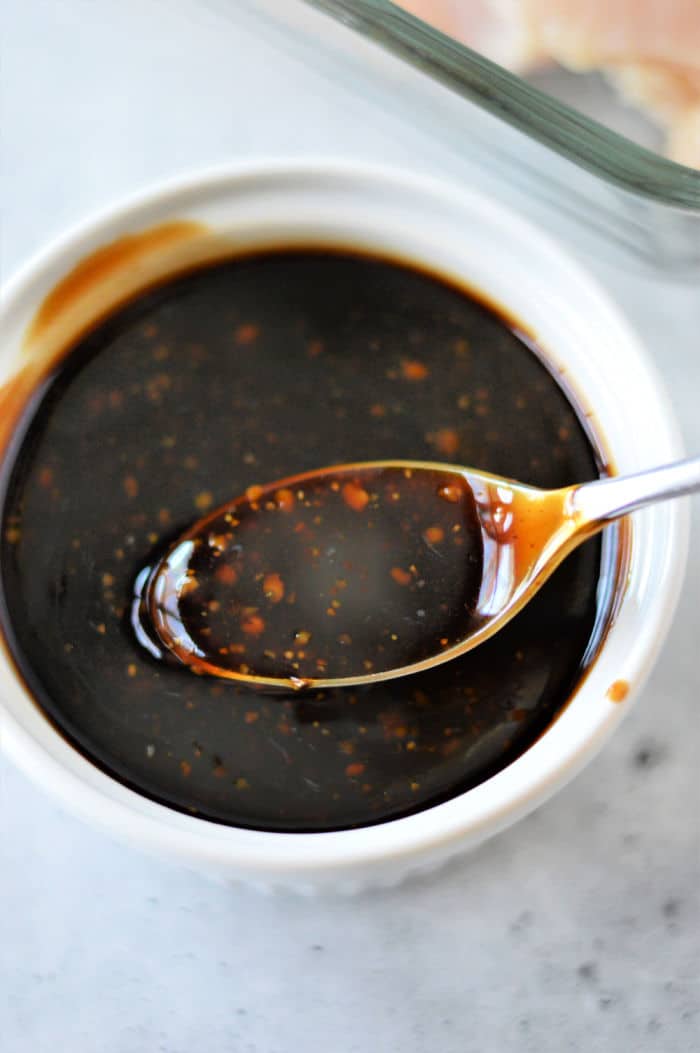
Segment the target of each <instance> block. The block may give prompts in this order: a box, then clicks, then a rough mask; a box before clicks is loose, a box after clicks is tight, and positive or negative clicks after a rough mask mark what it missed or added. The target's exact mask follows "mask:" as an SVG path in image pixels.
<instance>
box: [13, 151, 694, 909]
mask: <svg viewBox="0 0 700 1053" xmlns="http://www.w3.org/2000/svg"><path fill="white" fill-rule="evenodd" d="M179 219H187V220H194V221H195V222H197V223H203V224H205V225H206V227H207V228H208V229H209V230H210V231H211V230H213V231H214V232H215V237H214V238H213V239H212V236H211V234H209V235H207V236H206V237H205V236H204V235H202V236H197V235H196V234H194V235H192V236H191V237H190V236H189V235H188V237H185V239H184V241H183V242H182V243H180V242H178V239H177V238H175V239H174V242H173V243H172V244H169V245H168V246H166V248H167V251H160V252H158V253H154V254H152V256H151V257H149V259H147V260H146V262H145V263H144V262H143V261H142V263H139V264H138V265H136V264H135V263H134V261H133V259H132V260H131V261H124V260H122V262H121V263H119V262H118V261H117V262H115V261H112V263H113V265H110V267H111V269H110V267H107V268H104V267H103V268H101V270H100V269H99V268H98V269H95V268H93V273H92V274H91V275H90V282H92V284H91V286H90V292H89V295H88V294H87V293H86V292H85V289H83V293H82V296H81V297H79V298H78V299H75V298H74V299H73V302H72V304H68V305H67V306H66V304H64V305H63V306H62V307H61V309H60V311H58V313H56V312H54V318H53V320H52V321H51V323H50V324H49V325H48V327H47V326H44V330H43V331H42V333H41V334H40V336H36V334H35V338H34V339H33V340H32V341H30V344H29V346H28V347H27V346H26V339H25V337H26V331H27V327H28V326H29V325H30V323H31V321H32V318H33V317H34V315H35V312H36V310H37V307H38V306H39V304H40V303H41V302H42V301H43V300H44V298H45V297H46V295H47V294H48V293H49V292H50V291H51V289H52V288H53V287H54V286H55V284H56V283H57V282H58V281H59V280H60V279H61V278H62V277H63V276H64V275H65V274H66V273H67V272H69V271H70V270H71V269H72V268H74V267H75V266H76V264H78V263H79V262H80V261H81V260H82V259H83V258H84V257H85V256H86V255H87V254H89V253H93V252H95V250H97V249H99V248H100V247H101V246H103V245H105V244H107V243H109V242H112V241H114V240H115V239H118V238H120V237H122V236H123V235H124V234H127V233H133V232H139V231H142V230H144V229H145V228H150V227H153V226H154V225H158V224H163V223H167V222H169V221H172V220H179ZM176 243H177V244H176ZM214 244H216V245H218V246H219V248H218V250H213V249H212V245H214ZM280 244H281V245H286V246H290V245H294V244H302V245H304V246H309V245H312V244H313V245H331V246H338V245H341V246H345V247H351V246H356V247H359V248H364V249H367V248H369V249H374V250H381V252H382V253H384V254H389V255H393V256H396V257H400V258H405V259H408V260H415V261H420V262H421V263H423V264H425V265H427V266H428V267H429V268H430V269H432V270H434V271H435V272H438V273H439V272H442V273H444V274H447V275H449V276H451V277H453V278H457V279H459V280H460V281H462V282H463V283H465V284H467V285H469V286H472V287H474V288H476V289H477V290H479V291H481V292H482V293H484V294H486V296H487V297H488V298H490V299H492V300H494V301H496V302H497V303H500V304H503V305H505V306H506V307H507V308H508V309H509V311H510V312H512V313H513V314H514V315H515V316H516V317H517V318H519V319H520V320H522V321H523V322H524V323H526V325H527V326H528V327H529V328H530V329H531V330H532V331H533V332H534V333H536V334H537V338H538V342H539V344H540V345H541V346H542V347H544V348H545V349H546V354H547V356H548V360H549V363H550V366H551V368H552V370H553V371H554V372H557V371H560V372H561V374H562V377H563V379H565V381H566V383H567V384H568V385H569V386H571V387H573V389H574V390H575V393H576V397H577V401H578V402H579V403H580V404H583V405H584V406H585V407H588V408H589V410H590V411H591V416H590V418H589V419H590V423H591V427H592V428H593V430H594V432H595V434H596V436H597V437H598V439H599V441H601V442H602V445H603V446H604V448H605V449H606V450H607V451H608V453H609V455H610V457H611V459H612V463H614V465H615V468H616V470H617V471H618V472H631V471H635V470H638V469H641V468H645V467H649V466H651V465H653V464H660V463H662V462H664V461H667V460H668V461H670V460H673V459H674V458H677V457H679V456H681V453H682V451H681V445H680V441H679V437H678V433H677V430H676V426H675V423H674V421H673V417H672V414H671V411H670V408H669V404H668V401H667V399H666V396H665V394H664V390H663V385H662V383H661V381H660V379H659V377H658V376H657V374H656V372H655V370H654V369H653V368H652V366H651V365H650V363H649V361H648V360H647V358H646V356H645V354H644V352H643V350H642V349H641V347H640V346H639V343H638V342H637V339H636V337H635V335H634V333H633V332H632V331H631V330H630V328H628V326H627V324H626V323H625V321H624V320H623V318H622V317H621V316H620V315H619V314H618V312H617V310H616V309H615V307H614V306H613V305H612V304H611V303H610V301H609V300H608V298H607V296H606V295H605V293H604V292H603V291H602V290H601V289H600V288H599V287H598V286H597V285H596V284H595V283H594V282H593V281H592V280H591V279H590V278H589V277H588V276H587V275H586V274H585V273H584V272H583V271H582V270H581V269H580V267H579V266H577V265H576V264H574V263H573V262H572V261H571V260H570V259H569V258H568V257H567V255H566V254H565V253H564V252H563V251H562V250H561V249H560V248H559V247H558V246H557V245H555V244H554V243H553V242H552V241H550V239H549V238H548V237H547V236H545V235H544V234H543V233H541V232H540V231H539V230H538V229H536V228H534V227H532V226H530V225H529V224H528V223H526V222H525V221H524V220H522V219H521V218H520V217H518V216H516V215H513V214H511V213H509V212H508V211H506V210H505V209H503V208H502V207H501V206H500V205H497V204H495V203H494V202H493V201H490V200H489V199H488V197H485V196H482V194H480V193H477V192H476V191H472V190H469V191H465V190H460V189H459V188H456V187H454V186H452V185H449V184H446V183H443V182H437V181H431V180H426V179H422V178H421V179H418V178H413V177H409V176H406V175H405V174H402V173H399V172H392V171H387V170H384V169H368V168H364V167H355V166H353V165H350V164H347V163H338V164H330V163H328V162H321V163H313V162H307V163H302V164H296V163H291V164H290V163H279V164H271V163H269V162H265V163H264V164H260V165H259V166H255V167H253V166H247V167H245V168H241V167H238V168H236V169H235V170H227V171H224V172H215V173H209V174H206V175H198V176H195V177H193V178H191V179H188V180H186V181H181V182H178V183H176V184H174V185H169V186H166V187H161V188H158V189H156V190H153V191H150V192H147V193H144V194H143V195H141V196H139V198H138V199H136V200H134V201H131V202H129V203H128V204H126V205H122V206H120V207H118V208H114V209H111V210H109V212H107V213H106V214H105V215H102V216H100V217H99V218H97V219H93V220H91V221H89V222H87V223H85V224H84V225H82V226H81V227H80V228H78V229H77V230H74V231H73V232H72V233H70V234H69V235H68V236H67V237H65V238H63V239H61V240H60V241H58V242H56V243H54V244H53V245H51V246H50V247H49V248H48V249H46V251H44V252H43V253H42V254H41V255H40V256H39V257H38V258H36V259H35V260H33V261H32V262H31V263H30V264H29V265H28V266H27V267H25V269H24V271H23V273H22V274H21V275H19V276H18V277H17V278H16V279H15V280H14V281H12V282H11V283H9V284H7V286H6V288H5V290H4V295H3V299H2V309H1V311H2V313H1V315H0V329H1V331H2V334H3V341H2V347H1V348H0V384H2V383H4V382H5V381H6V380H7V379H8V378H9V377H11V376H12V375H14V374H15V373H16V371H17V369H18V368H19V367H20V365H21V363H22V362H26V361H27V358H26V356H27V355H29V361H30V362H31V361H34V362H39V361H40V360H41V357H42V356H45V355H47V354H50V353H51V348H52V346H53V345H55V346H58V342H60V341H61V340H65V338H66V334H67V333H70V332H72V331H77V329H78V328H79V327H80V325H82V324H84V322H85V318H86V315H87V316H91V315H94V314H95V313H96V312H97V311H98V310H100V311H101V310H104V308H105V307H106V306H108V305H109V304H110V303H113V302H115V300H116V299H118V298H119V297H123V296H124V295H125V293H128V292H129V291H130V290H131V289H136V288H138V287H139V285H140V284H142V283H143V282H144V280H145V278H146V277H148V276H149V275H150V273H152V272H153V270H154V268H155V270H161V271H162V270H163V269H172V267H173V266H174V265H175V263H174V262H173V261H174V260H175V258H176V257H177V258H178V259H179V261H180V263H181V262H182V258H183V252H184V254H185V255H187V254H188V253H189V254H190V255H191V256H192V257H193V258H194V257H196V256H198V255H199V256H203V255H206V254H211V253H212V252H213V251H228V252H230V251H231V245H234V246H235V247H236V249H237V250H240V251H243V250H245V249H246V248H251V247H263V246H274V245H280ZM183 245H184V246H185V248H184V249H183ZM173 246H174V247H173ZM222 246H224V248H223V250H222ZM178 254H179V256H178ZM103 262H104V261H103ZM149 268H150V270H149ZM88 284H89V283H88ZM23 341H24V342H25V347H24V350H23V349H22V344H23ZM687 534H688V512H687V509H686V508H685V506H684V505H682V504H678V503H669V504H665V505H658V506H656V507H655V508H652V509H649V510H647V511H645V512H644V513H640V514H638V515H637V516H636V517H635V518H634V525H633V543H632V549H631V556H630V562H629V574H628V580H627V583H626V586H625V587H624V589H623V590H622V591H621V597H620V606H619V610H618V612H617V616H616V618H615V621H614V624H613V625H612V626H611V627H610V629H609V631H608V633H607V636H606V638H605V641H604V644H603V646H602V650H601V652H600V654H599V656H598V657H597V659H596V660H595V662H594V664H593V666H592V668H591V669H590V671H589V672H588V674H587V676H586V677H585V679H584V680H583V681H582V682H581V684H580V685H579V686H578V688H577V690H576V692H575V695H574V697H573V699H572V700H571V702H570V703H569V705H568V706H567V707H566V708H565V709H564V711H563V712H562V713H561V714H560V716H559V717H558V718H557V719H556V720H555V721H554V722H553V723H552V725H551V726H550V727H549V729H548V730H547V731H546V733H545V734H544V735H543V736H542V737H541V738H540V739H539V740H538V741H537V742H536V743H535V744H534V745H533V746H531V747H530V748H529V749H528V750H527V751H526V752H525V753H523V754H522V755H521V756H520V757H519V758H518V759H517V760H515V761H514V762H513V763H512V764H510V765H509V766H508V767H507V768H505V769H503V770H502V771H500V772H498V774H496V775H494V776H493V777H492V778H490V779H488V780H487V781H486V782H484V783H482V784H481V785H479V786H477V787H475V788H474V789H472V790H469V791H468V792H466V793H463V794H461V795H459V796H457V797H454V798H452V799H451V800H449V801H446V802H445V803H443V804H439V805H436V806H435V807H431V808H426V809H425V810H423V811H421V812H419V813H418V814H416V815H411V816H408V817H406V818H402V819H395V820H392V821H390V822H386V823H383V824H380V825H377V826H371V827H366V828H363V829H357V830H346V831H341V832H334V833H317V834H289V833H286V834H281V833H268V832H262V831H255V830H244V829H238V828H235V827H227V826H222V825H220V824H217V823H211V822H208V821H206V820H202V819H198V818H194V817H191V816H187V815H184V814H181V813H180V812H176V811H174V810H172V809H169V808H168V807H166V806H164V805H161V804H157V803H155V802H154V801H151V800H149V799H147V798H145V797H142V796H140V795H139V794H137V793H135V792H134V791H132V790H130V789H127V788H126V787H125V786H123V785H122V784H121V783H119V782H117V781H116V780H114V779H112V778H110V777H109V776H108V775H106V774H105V773H104V772H102V771H100V770H99V769H98V768H96V767H94V766H93V765H92V764H91V763H90V762H89V761H88V760H87V759H86V758H85V757H83V756H82V755H81V754H80V753H78V752H77V751H76V750H75V749H74V748H72V747H71V746H70V745H69V744H68V743H67V742H66V740H65V739H64V738H62V736H61V735H60V734H59V733H58V732H57V731H56V730H55V729H54V728H53V726H52V725H51V724H50V723H49V721H48V720H47V719H46V718H45V716H44V715H43V713H42V711H41V710H40V709H39V707H38V706H37V705H36V704H35V703H34V701H33V700H32V699H31V697H30V696H29V695H28V693H27V691H26V689H25V687H24V685H23V683H22V682H21V680H20V679H19V677H18V675H17V673H16V671H15V668H14V666H13V663H12V661H11V660H10V659H9V657H8V656H7V655H6V654H5V653H4V651H3V650H2V649H0V720H1V721H2V723H1V725H0V732H1V733H2V744H3V748H4V750H5V752H6V754H7V756H8V757H9V758H10V759H11V760H13V761H14V762H15V763H16V764H17V765H19V766H20V767H21V768H22V769H23V770H24V771H25V772H26V773H27V774H28V775H29V776H30V777H31V778H32V779H34V780H36V782H38V783H39V784H41V785H42V786H43V787H44V788H45V789H46V790H47V792H48V793H50V794H51V795H52V797H53V798H54V799H56V800H58V801H60V802H61V803H62V804H64V805H65V806H66V807H67V808H69V809H70V810H71V811H73V812H75V813H77V814H78V815H80V816H82V817H84V818H85V819H86V820H88V821H89V822H91V823H93V824H95V825H97V826H99V827H102V828H103V829H105V830H106V831H109V832H110V833H111V834H114V835H117V836H118V837H123V838H125V839H128V840H129V841H131V842H133V843H135V844H136V845H138V846H140V847H141V848H142V849H144V850H145V851H147V852H149V853H153V854H157V855H158V856H161V857H166V858H169V859H172V860H179V861H181V862H182V863H184V864H187V865H188V866H191V867H194V868H196V869H199V870H201V871H203V872H205V873H207V874H210V875H212V876H218V877H223V878H225V879H238V880H243V881H245V882H247V883H249V884H254V885H256V886H259V887H261V888H266V889H271V888H277V887H292V888H295V889H297V890H299V891H302V892H312V891H316V890H324V889H328V888H333V889H336V890H341V891H354V890H358V889H361V888H364V887H366V886H372V885H390V884H393V883H395V882H397V881H398V880H400V879H401V878H402V877H404V876H405V875H406V874H408V873H411V872H414V871H416V870H421V869H426V868H429V867H432V866H435V865H437V864H439V863H440V862H441V861H443V860H445V859H446V858H448V857H450V856H452V855H454V854H455V853H457V852H458V851H460V850H462V849H464V848H466V847H469V846H474V845H475V844H477V843H479V842H480V841H483V840H484V839H485V838H487V837H489V836H491V835H492V834H495V833H497V832H498V831H499V830H502V829H503V828H504V827H506V826H508V825H509V824H510V823H512V822H514V821H515V820H516V819H518V818H520V817H521V816H523V815H525V814H526V813H527V812H529V811H531V810H532V809H533V808H535V807H536V806H537V805H538V804H540V803H542V801H544V800H545V799H546V798H548V797H549V796H550V795H551V794H552V793H554V792H555V790H557V789H558V788H559V787H560V786H562V785H563V784H564V783H565V782H567V780H569V779H570V778H571V777H572V776H573V775H575V774H576V772H578V771H579V770H580V769H581V767H582V766H583V765H584V764H585V763H586V762H587V761H588V760H590V758H591V757H592V756H593V755H594V754H595V752H596V751H597V750H598V749H599V748H600V746H601V744H602V743H603V741H604V740H605V738H606V736H607V735H608V734H610V732H611V731H612V730H613V728H614V727H615V726H616V725H617V724H618V722H619V721H620V719H621V718H622V716H623V715H624V713H625V712H626V710H627V709H628V708H629V705H630V700H631V698H632V697H633V696H634V694H635V692H636V691H637V690H638V689H639V687H640V685H641V684H642V682H643V681H644V679H645V677H646V675H647V674H648V672H649V670H650V668H651V665H652V663H653V661H654V659H655V657H656V655H657V654H658V651H659V649H660V647H661V644H662V642H663V638H664V636H665V634H666V630H667V628H668V626H669V624H670V621H671V618H672V615H673V611H674V607H675V604H676V600H677V597H678V594H679V589H680V585H681V579H682V575H683V569H684V565H685V557H686V550H687ZM616 681H624V682H626V683H628V684H629V686H630V691H629V694H628V696H627V698H626V700H625V702H624V703H622V704H619V703H614V702H613V701H611V700H610V698H609V697H608V696H607V692H608V689H609V687H610V685H611V684H613V683H614V682H616ZM402 690H406V687H405V684H404V683H402V682H397V684H396V691H397V692H399V691H402Z"/></svg>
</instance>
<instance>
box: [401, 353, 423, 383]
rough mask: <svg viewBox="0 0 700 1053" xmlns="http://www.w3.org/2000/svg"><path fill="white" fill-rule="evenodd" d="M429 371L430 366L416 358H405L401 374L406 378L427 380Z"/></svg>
mask: <svg viewBox="0 0 700 1053" xmlns="http://www.w3.org/2000/svg"><path fill="white" fill-rule="evenodd" d="M429 373H430V370H429V369H428V367H427V366H426V365H424V364H423V363H422V362H418V361H416V360H415V359H413V360H409V359H406V358H404V359H403V361H402V362H401V375H402V376H403V378H404V380H425V378H426V377H427V376H428V375H429Z"/></svg>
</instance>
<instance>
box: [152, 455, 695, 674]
mask: <svg viewBox="0 0 700 1053" xmlns="http://www.w3.org/2000/svg"><path fill="white" fill-rule="evenodd" d="M698 487H700V459H699V458H695V459H693V460H690V461H685V462H681V463H679V464H675V465H670V466H667V467H665V468H660V469H656V470H654V471H650V472H645V473H641V474H639V475H636V476H628V477H621V478H610V479H602V480H598V481H596V482H593V483H585V484H582V485H579V486H571V487H565V488H563V489H559V490H542V489H538V488H536V487H532V486H528V485H525V484H523V483H519V482H515V481H513V480H511V479H506V478H503V477H500V476H496V475H492V474H489V473H486V472H481V471H477V470H475V469H471V468H462V467H457V466H455V465H451V464H438V463H432V462H423V461H373V462H366V463H358V464H346V465H340V466H333V467H329V468H323V469H320V470H318V471H312V472H305V473H302V474H300V475H296V476H293V477H290V478H287V479H282V480H278V481H276V482H274V483H270V484H267V485H265V486H251V487H249V488H248V490H247V491H246V492H245V494H243V495H241V496H240V497H238V498H236V499H234V500H233V501H231V502H228V503H227V504H225V505H223V506H221V507H220V508H218V509H217V510H216V511H214V512H212V513H210V514H208V515H207V516H205V517H204V518H202V519H200V520H199V521H198V522H196V523H195V524H194V525H193V526H192V527H190V528H189V529H188V530H187V531H186V532H185V533H184V534H182V535H181V536H180V538H178V540H177V541H176V542H175V544H174V545H173V546H171V548H170V549H169V550H168V551H167V552H166V553H165V555H164V556H163V557H162V558H161V560H160V561H159V562H158V563H157V564H156V565H155V567H153V568H152V569H149V570H148V571H147V572H142V574H141V575H140V576H139V583H140V584H139V587H138V589H137V597H136V600H135V607H134V612H135V625H136V626H137V629H138V632H139V635H140V637H141V638H142V639H145V640H146V641H147V644H148V646H149V649H150V650H151V651H152V653H154V654H155V655H157V656H159V657H163V656H164V655H167V656H173V657H174V658H175V659H177V660H178V661H179V662H180V663H182V664H184V665H186V666H188V667H189V669H190V670H191V671H192V672H193V673H195V674H197V675H210V676H215V677H219V678H221V679H224V680H232V681H236V682H239V683H245V684H247V685H249V686H250V687H252V688H256V689H258V690H263V691H283V692H289V691H300V690H304V689H310V688H317V689H322V688H331V687H351V686H356V685H362V684H371V683H376V682H378V681H381V680H388V679H395V678H398V677H402V676H407V675H409V674H413V673H418V672H421V671H424V670H427V669H430V668H432V667H434V666H436V665H440V664H442V663H443V662H447V661H450V660H452V659H454V658H457V657H459V656H460V655H463V654H465V653H466V652H467V651H470V650H472V649H473V648H474V647H476V646H478V645H479V644H481V643H483V642H484V641H485V640H487V639H488V638H489V637H491V636H493V635H494V633H496V632H498V630H499V629H501V628H502V626H503V625H505V624H506V623H507V622H508V621H510V620H511V619H512V618H513V617H514V616H515V615H516V614H517V613H518V611H520V610H521V609H522V607H523V606H524V605H525V604H526V603H527V602H528V600H529V599H530V598H531V597H532V596H533V595H534V594H535V593H536V592H537V591H538V590H539V588H540V587H541V586H542V585H543V584H544V582H545V581H546V580H547V579H548V578H549V577H550V576H551V575H552V574H553V572H554V571H555V570H556V568H557V567H558V566H559V564H560V563H561V562H562V560H564V559H565V558H566V556H567V555H569V553H570V552H571V551H573V549H574V548H576V547H577V546H578V545H579V544H581V543H582V542H583V541H585V540H586V539H587V538H588V537H591V536H592V535H593V534H595V533H597V532H598V531H599V530H601V529H602V528H603V527H604V526H605V524H606V523H608V522H610V521H612V520H613V519H616V518H619V517H620V516H622V515H626V514H627V513H629V512H631V511H633V510H634V509H636V508H640V507H642V506H643V505H645V504H649V503H651V502H652V501H656V500H660V499H662V498H665V497H671V496H676V495H679V494H681V493H687V492H690V491H691V490H693V489H696V488H698ZM144 634H145V635H144Z"/></svg>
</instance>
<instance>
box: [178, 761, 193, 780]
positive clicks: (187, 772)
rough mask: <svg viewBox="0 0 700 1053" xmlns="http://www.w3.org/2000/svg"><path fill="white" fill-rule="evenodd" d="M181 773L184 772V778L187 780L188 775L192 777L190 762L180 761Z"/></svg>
mask: <svg viewBox="0 0 700 1053" xmlns="http://www.w3.org/2000/svg"><path fill="white" fill-rule="evenodd" d="M180 771H181V772H182V774H183V775H184V777H185V778H187V777H188V775H190V774H191V773H192V765H191V764H190V762H189V761H186V760H181V761H180Z"/></svg>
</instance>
